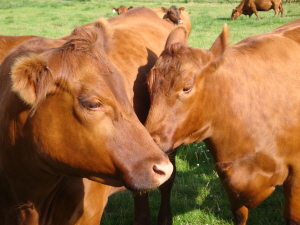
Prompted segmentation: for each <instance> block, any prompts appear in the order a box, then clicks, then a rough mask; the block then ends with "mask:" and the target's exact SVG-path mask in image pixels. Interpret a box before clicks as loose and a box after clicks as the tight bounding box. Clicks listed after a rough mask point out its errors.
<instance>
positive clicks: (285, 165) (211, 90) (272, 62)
mask: <svg viewBox="0 0 300 225" xmlns="http://www.w3.org/2000/svg"><path fill="white" fill-rule="evenodd" d="M174 32H175V33H176V32H178V33H179V34H176V35H174V33H173V34H170V36H172V37H175V38H169V39H168V40H169V41H168V42H167V44H166V49H165V50H164V52H163V53H162V54H161V56H160V58H159V59H158V61H157V63H156V65H155V66H154V68H153V69H152V70H151V73H150V74H149V77H148V85H149V90H150V92H151V94H150V95H151V108H150V111H149V115H148V118H147V121H146V123H145V126H146V128H147V129H148V130H149V132H150V134H151V136H152V137H153V138H154V140H155V141H156V143H157V144H158V146H160V148H161V149H162V150H164V151H170V150H172V149H174V148H176V147H177V146H179V145H181V144H189V143H195V142H196V143H198V142H200V141H202V140H204V142H205V143H206V145H207V146H208V147H209V149H210V151H211V154H212V156H213V158H214V163H215V166H216V170H217V172H218V175H219V177H220V179H221V181H222V184H223V186H224V188H225V189H226V191H227V193H228V197H229V200H230V204H231V208H232V212H233V215H234V220H235V224H238V225H244V224H246V221H247V218H248V209H251V208H254V207H256V206H257V205H258V204H259V203H260V202H261V201H263V200H264V199H266V198H267V197H268V196H269V195H270V194H271V193H272V192H273V191H274V189H275V188H276V186H277V185H283V186H284V193H285V197H286V205H285V212H284V215H285V220H286V224H300V201H299V199H300V189H299V186H300V183H299V182H300V174H299V171H300V167H299V157H300V151H299V149H300V139H299V137H298V136H299V134H300V117H299V115H300V92H299V87H300V68H299V61H300V54H299V52H300V39H299V36H300V20H296V21H293V22H291V23H288V24H286V25H284V26H282V27H279V28H277V29H276V30H274V31H271V32H269V33H266V34H261V35H256V36H252V37H249V38H246V39H245V40H243V41H241V42H239V43H238V44H236V45H234V46H232V47H229V46H228V33H229V32H228V28H227V26H224V29H223V32H222V33H221V34H220V36H219V37H218V38H217V39H216V41H215V42H214V44H213V45H212V47H211V48H210V49H209V50H204V49H199V48H192V47H189V46H187V45H186V44H184V43H185V42H186V41H185V38H184V34H182V28H180V29H176V30H174ZM180 33H181V34H180ZM175 42H177V43H175Z"/></svg>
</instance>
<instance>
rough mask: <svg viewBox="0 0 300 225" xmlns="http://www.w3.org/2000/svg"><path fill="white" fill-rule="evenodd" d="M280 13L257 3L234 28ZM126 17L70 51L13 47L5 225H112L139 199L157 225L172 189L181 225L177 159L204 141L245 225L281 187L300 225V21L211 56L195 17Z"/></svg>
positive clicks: (1, 186) (3, 142)
mask: <svg viewBox="0 0 300 225" xmlns="http://www.w3.org/2000/svg"><path fill="white" fill-rule="evenodd" d="M270 9H274V11H275V16H276V15H278V13H279V12H281V15H282V16H283V7H282V2H281V0H243V1H242V3H241V4H240V5H239V6H237V7H236V9H234V10H233V13H232V17H231V18H232V19H236V18H237V17H238V16H239V15H241V14H245V15H249V16H251V15H252V14H253V13H255V14H256V16H257V18H258V19H259V15H258V14H257V11H261V10H264V11H266V10H270ZM113 10H115V11H116V12H118V15H117V16H114V17H112V18H109V19H104V18H102V19H99V20H98V21H96V22H93V23H89V24H85V25H82V26H80V27H77V28H75V29H74V31H73V32H72V33H71V34H69V35H66V36H63V37H61V38H58V39H51V38H45V37H39V36H4V35H1V36H0V63H1V65H0V105H1V110H0V223H1V224H3V225H16V224H32V225H38V224H40V225H41V224H82V225H86V224H89V225H93V224H95V225H98V224H99V223H100V221H101V217H102V214H103V210H104V208H105V206H106V203H107V200H108V197H109V196H110V195H111V194H113V193H116V192H118V191H121V190H125V189H129V190H131V191H132V193H133V198H134V205H135V209H134V210H135V212H134V224H135V225H139V224H140V225H147V224H151V221H150V210H149V206H148V193H147V192H145V191H147V190H151V189H154V188H156V187H158V188H159V189H160V191H161V206H160V209H159V214H158V224H159V225H170V224H172V213H171V206H170V198H171V189H172V186H173V182H174V178H175V173H176V167H175V155H176V151H177V150H176V149H177V147H178V146H180V145H182V144H184V145H185V144H189V143H195V142H196V143H197V142H200V141H204V142H205V144H206V145H207V146H208V147H209V149H210V151H211V154H212V156H213V158H214V163H215V167H216V171H217V173H218V175H219V178H220V179H221V181H222V185H223V186H224V188H225V190H226V192H227V194H228V198H229V201H230V205H231V210H232V213H233V217H234V223H235V224H236V225H245V224H246V223H247V219H248V210H249V209H251V208H254V207H256V206H257V205H258V204H259V203H260V202H262V201H263V200H264V199H266V198H267V197H268V196H269V195H270V194H271V193H272V192H273V191H274V190H275V187H276V186H278V185H283V186H284V194H285V199H286V203H285V209H284V218H285V221H286V224H293V225H296V224H299V225H300V201H299V200H300V188H299V186H300V164H299V162H298V159H299V157H300V151H299V148H300V139H299V138H298V136H299V134H300V117H299V115H300V92H299V87H300V68H299V66H298V64H299V61H300V54H299V52H300V41H299V35H300V20H295V21H292V22H290V23H287V24H285V25H283V26H281V27H279V28H277V29H275V30H273V31H270V32H268V33H265V34H261V35H256V36H252V37H248V38H246V39H244V40H242V41H241V42H239V43H237V44H236V45H234V46H229V44H228V42H229V41H228V36H229V30H228V28H227V26H226V25H224V27H223V31H222V32H221V34H220V35H219V37H218V38H217V39H216V40H215V42H214V44H213V45H212V46H211V48H210V49H209V50H205V49H199V48H195V47H189V46H188V45H187V42H188V38H189V35H190V32H191V29H192V25H191V22H190V15H189V13H188V12H186V11H185V8H184V7H181V8H177V7H176V6H172V7H170V8H169V9H167V8H164V7H160V8H157V9H148V8H146V7H129V8H127V7H125V6H120V7H119V8H113ZM249 65H251V68H250V67H249ZM203 108H205V110H202V109H203ZM199 112H200V113H199ZM124 137H126V138H124Z"/></svg>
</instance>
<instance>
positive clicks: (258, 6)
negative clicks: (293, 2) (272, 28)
mask: <svg viewBox="0 0 300 225" xmlns="http://www.w3.org/2000/svg"><path fill="white" fill-rule="evenodd" d="M271 9H274V11H275V15H274V17H275V16H277V15H278V14H279V12H280V13H281V17H283V6H282V0H242V2H241V3H240V4H239V5H238V6H237V7H236V8H235V9H233V10H232V14H231V19H232V20H235V19H236V18H238V17H239V16H240V15H241V14H244V15H249V17H251V16H252V14H253V13H255V15H256V16H257V19H259V20H260V17H259V15H258V11H269V10H271Z"/></svg>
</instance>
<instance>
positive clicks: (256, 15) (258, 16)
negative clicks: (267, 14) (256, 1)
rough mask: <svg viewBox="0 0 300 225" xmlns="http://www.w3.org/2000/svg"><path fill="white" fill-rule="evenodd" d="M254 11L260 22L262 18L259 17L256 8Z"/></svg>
mask: <svg viewBox="0 0 300 225" xmlns="http://www.w3.org/2000/svg"><path fill="white" fill-rule="evenodd" d="M252 10H253V12H254V13H255V15H256V17H257V19H258V20H260V17H259V15H258V11H257V10H256V8H255V9H252Z"/></svg>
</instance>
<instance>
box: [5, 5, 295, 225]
mask: <svg viewBox="0 0 300 225" xmlns="http://www.w3.org/2000/svg"><path fill="white" fill-rule="evenodd" d="M238 3H239V1H237V0H231V1H229V0H213V1H209V0H195V1H190V0H183V1H179V0H178V1H176V0H171V1H160V0H154V1H150V0H149V1H147V0H140V1H132V0H129V1H124V2H122V1H117V0H112V1H109V0H98V1H96V0H90V1H88V0H86V1H84V0H77V1H76V0H73V1H71V0H69V1H67V0H62V1H59V0H50V1H47V0H39V1H34V0H1V1H0V34H4V35H27V34H31V35H39V36H46V37H51V38H57V37H60V36H63V35H66V34H69V33H70V32H71V31H72V29H73V28H74V27H75V26H79V25H82V24H86V23H89V22H92V21H94V20H96V19H97V18H99V17H106V18H108V17H112V16H116V14H114V13H113V12H112V11H111V8H112V7H118V6H120V5H121V4H124V5H126V6H146V7H150V8H155V7H158V6H165V7H170V6H171V5H176V6H177V7H181V6H184V7H185V8H186V10H187V11H188V12H190V16H191V22H192V26H193V30H192V33H191V35H190V38H189V45H190V46H193V47H200V48H209V47H210V46H211V45H212V43H213V42H214V40H215V38H216V37H217V36H218V35H219V33H220V32H221V30H222V26H223V24H224V23H227V24H228V26H229V28H230V34H231V35H230V36H231V43H232V44H235V43H237V42H238V41H240V40H242V39H243V38H245V37H248V36H250V35H255V34H261V33H264V32H268V31H270V30H272V29H274V28H276V27H279V26H280V25H282V24H285V23H287V22H289V21H292V20H295V19H298V18H300V3H284V5H283V6H284V9H285V17H284V18H281V17H276V18H274V17H273V15H274V12H273V10H271V11H268V12H260V13H259V14H260V16H261V18H262V20H257V19H256V17H255V15H253V16H252V17H251V18H248V17H246V16H243V15H242V16H240V17H239V18H238V19H237V20H235V21H231V20H230V19H229V18H230V15H231V11H232V9H233V8H235V7H236V6H237V5H238ZM203 110H205V109H203ZM176 163H177V166H178V173H177V177H176V181H175V185H174V188H173V192H172V205H173V209H172V210H173V218H174V219H173V220H174V224H175V225H188V224H203V225H206V224H209V225H210V224H219V225H227V224H232V214H231V211H230V210H229V203H228V200H227V196H226V194H225V191H224V190H223V188H222V186H221V183H220V181H219V179H218V176H217V174H216V172H215V170H214V166H213V163H212V159H211V156H210V153H209V150H208V149H207V148H206V146H205V145H204V144H203V143H199V144H197V145H196V144H191V145H189V146H184V147H182V148H181V149H180V151H179V153H178V155H177V158H176ZM282 192H283V191H282V188H279V189H278V190H276V191H275V193H274V194H273V195H272V196H271V197H270V198H268V199H267V200H266V201H264V202H263V203H262V204H261V205H260V206H259V207H257V208H256V209H254V210H252V211H251V212H250V218H249V222H248V224H249V225H281V224H284V221H283V219H282V214H283V205H284V199H283V193H282ZM159 201H160V199H159V193H158V191H157V190H153V191H151V192H150V203H151V213H152V215H151V216H152V220H153V224H155V221H156V218H157V210H158V207H159ZM132 222H133V201H132V199H131V193H130V192H123V193H118V194H115V195H113V196H112V197H110V199H109V204H108V206H107V208H106V210H105V213H104V216H103V219H102V222H101V225H122V224H124V225H127V224H132Z"/></svg>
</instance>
